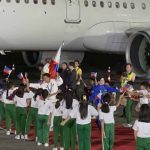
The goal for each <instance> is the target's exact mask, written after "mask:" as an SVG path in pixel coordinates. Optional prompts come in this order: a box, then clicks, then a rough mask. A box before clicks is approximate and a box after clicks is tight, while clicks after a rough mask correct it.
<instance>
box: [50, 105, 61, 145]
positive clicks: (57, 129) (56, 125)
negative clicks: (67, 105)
mask: <svg viewBox="0 0 150 150" xmlns="http://www.w3.org/2000/svg"><path fill="white" fill-rule="evenodd" d="M51 114H52V116H53V118H54V120H53V131H54V137H53V141H54V147H58V142H59V137H60V145H61V147H63V129H62V128H63V127H62V126H61V125H60V123H61V122H62V112H61V106H60V107H59V108H57V109H56V108H55V103H54V104H53V105H52V107H51Z"/></svg>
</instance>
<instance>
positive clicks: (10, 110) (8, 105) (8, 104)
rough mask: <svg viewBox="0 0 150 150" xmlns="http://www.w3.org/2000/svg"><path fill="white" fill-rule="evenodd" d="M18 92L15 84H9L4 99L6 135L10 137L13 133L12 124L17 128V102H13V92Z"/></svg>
mask: <svg viewBox="0 0 150 150" xmlns="http://www.w3.org/2000/svg"><path fill="white" fill-rule="evenodd" d="M15 90H16V88H15V86H14V84H13V83H12V82H9V84H8V89H7V90H6V91H4V93H3V95H2V99H3V101H4V104H5V118H6V130H7V132H6V135H10V132H11V122H12V121H13V123H14V126H15V128H16V108H15V102H14V100H13V96H12V95H13V92H14V91H15Z"/></svg>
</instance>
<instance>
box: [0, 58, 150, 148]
mask: <svg viewBox="0 0 150 150" xmlns="http://www.w3.org/2000/svg"><path fill="white" fill-rule="evenodd" d="M41 77H42V82H40V83H30V80H29V79H28V77H27V76H26V77H24V78H23V79H22V80H21V83H20V84H19V86H15V84H14V83H12V82H11V81H9V82H8V84H7V89H6V90H4V91H3V90H2V91H0V92H1V99H0V126H1V127H2V121H3V119H5V124H6V135H8V136H9V135H10V134H11V132H12V123H13V126H14V128H15V134H16V135H15V139H17V140H21V139H24V140H29V137H28V135H29V132H30V129H31V125H34V129H35V137H36V138H35V141H36V142H37V145H38V146H41V145H42V144H44V146H45V147H48V146H49V132H50V131H53V133H54V134H53V143H54V147H53V150H57V149H60V150H69V149H71V150H75V149H76V141H77V142H78V149H79V150H90V149H91V120H92V119H96V120H97V126H98V128H101V133H102V139H101V141H102V149H103V150H112V149H113V145H114V140H115V138H114V135H115V133H114V132H115V130H114V128H115V119H114V112H115V111H116V110H117V108H118V107H119V106H122V108H123V115H122V116H123V117H125V118H126V121H127V122H126V124H123V126H124V127H129V128H131V127H133V130H134V136H135V140H136V149H137V150H149V148H150V84H148V83H146V82H144V83H143V82H142V83H141V85H140V88H139V89H138V90H135V89H134V82H135V79H136V74H135V73H134V72H133V71H132V65H131V64H127V65H126V70H125V72H123V73H122V75H121V78H120V82H121V85H120V87H119V88H118V87H117V88H116V87H115V86H113V85H112V84H111V78H110V75H109V76H108V77H107V79H106V78H105V77H104V76H102V75H97V73H91V75H90V78H89V84H87V83H85V81H84V80H83V75H82V69H81V68H80V63H79V61H78V60H75V61H74V62H70V63H68V64H67V63H66V62H64V63H62V64H61V66H60V68H59V70H58V72H57V75H56V77H55V78H51V75H50V74H49V73H44V71H42V75H41ZM134 101H136V102H137V105H136V108H135V110H136V111H137V112H138V113H139V118H137V120H136V121H135V123H134V124H132V121H133V120H132V108H133V107H132V104H133V102H134ZM76 135H77V138H76Z"/></svg>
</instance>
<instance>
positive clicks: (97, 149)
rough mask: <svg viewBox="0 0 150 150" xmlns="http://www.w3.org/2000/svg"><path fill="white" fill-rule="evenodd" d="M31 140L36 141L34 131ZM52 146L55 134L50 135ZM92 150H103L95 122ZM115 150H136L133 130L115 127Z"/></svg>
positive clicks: (93, 125)
mask: <svg viewBox="0 0 150 150" xmlns="http://www.w3.org/2000/svg"><path fill="white" fill-rule="evenodd" d="M29 138H31V139H34V138H35V137H34V130H33V129H32V130H31V132H30V135H29ZM50 144H53V133H52V132H51V133H50ZM91 150H102V145H101V132H100V130H99V129H98V127H97V125H96V123H95V121H93V122H92V136H91ZM113 150H135V140H134V135H133V130H132V129H131V128H124V127H122V126H121V125H116V127H115V144H114V149H113Z"/></svg>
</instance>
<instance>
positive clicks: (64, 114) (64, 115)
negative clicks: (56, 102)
mask: <svg viewBox="0 0 150 150" xmlns="http://www.w3.org/2000/svg"><path fill="white" fill-rule="evenodd" d="M61 106H62V107H61V108H62V118H63V119H66V118H67V117H68V116H69V114H70V112H71V110H73V109H75V108H76V107H78V106H79V102H78V101H77V100H76V99H73V102H72V109H67V108H66V102H65V100H63V101H62V102H61Z"/></svg>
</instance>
